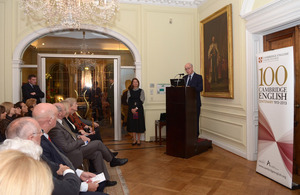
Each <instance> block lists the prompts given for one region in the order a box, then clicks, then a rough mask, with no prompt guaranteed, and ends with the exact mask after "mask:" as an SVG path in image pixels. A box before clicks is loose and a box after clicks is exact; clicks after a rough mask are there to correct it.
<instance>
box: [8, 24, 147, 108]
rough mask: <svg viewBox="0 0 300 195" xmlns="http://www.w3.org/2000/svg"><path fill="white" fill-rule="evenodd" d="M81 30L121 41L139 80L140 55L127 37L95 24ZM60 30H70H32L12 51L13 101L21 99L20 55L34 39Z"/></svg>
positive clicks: (60, 29) (83, 26) (59, 28)
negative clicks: (130, 55)
mask: <svg viewBox="0 0 300 195" xmlns="http://www.w3.org/2000/svg"><path fill="white" fill-rule="evenodd" d="M81 29H82V30H91V31H96V32H99V33H103V34H107V35H109V36H112V37H114V38H116V39H118V40H120V41H122V42H123V43H124V44H125V45H126V46H127V47H128V49H129V50H130V51H131V52H132V55H133V59H134V64H135V68H136V77H137V78H138V79H139V80H140V81H141V75H142V74H141V56H140V53H139V51H138V50H137V48H136V47H135V45H134V44H133V43H132V42H131V41H130V40H129V39H127V38H126V37H125V36H123V35H122V34H120V33H118V32H116V31H113V30H111V29H108V28H104V27H100V26H95V25H82V26H81ZM62 30H70V29H69V28H66V27H57V28H43V29H40V30H38V31H34V32H32V33H31V34H29V35H27V36H26V37H25V38H24V39H23V40H22V41H21V42H20V43H19V44H18V45H17V47H16V48H15V51H14V53H13V60H12V63H13V64H12V74H13V77H12V86H13V102H18V101H20V100H21V97H20V94H21V75H20V74H21V72H20V69H21V65H22V64H23V61H22V57H23V53H24V51H25V50H26V48H27V47H28V45H29V44H30V43H32V42H33V41H35V40H36V39H38V38H40V37H42V36H45V35H47V34H48V33H53V32H56V31H62Z"/></svg>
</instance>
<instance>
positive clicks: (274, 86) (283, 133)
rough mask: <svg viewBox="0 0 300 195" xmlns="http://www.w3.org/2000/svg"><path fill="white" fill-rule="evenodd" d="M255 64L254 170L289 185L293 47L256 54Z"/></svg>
mask: <svg viewBox="0 0 300 195" xmlns="http://www.w3.org/2000/svg"><path fill="white" fill-rule="evenodd" d="M257 66H258V157H257V166H256V171H257V172H259V173H261V174H262V175H265V176H266V177H268V178H270V179H273V180H274V181H276V182H278V183H281V184H282V185H284V186H286V187H288V188H292V174H293V144H294V140H293V137H294V79H295V78H294V56H293V47H287V48H283V49H278V50H272V51H268V52H264V53H261V54H257Z"/></svg>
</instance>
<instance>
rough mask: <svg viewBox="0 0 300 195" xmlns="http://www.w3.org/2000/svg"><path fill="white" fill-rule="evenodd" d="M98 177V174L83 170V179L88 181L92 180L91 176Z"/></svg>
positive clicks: (81, 177)
mask: <svg viewBox="0 0 300 195" xmlns="http://www.w3.org/2000/svg"><path fill="white" fill-rule="evenodd" d="M93 177H96V174H94V173H91V172H82V174H81V175H80V179H81V181H86V182H87V183H89V182H91V180H90V179H91V178H93Z"/></svg>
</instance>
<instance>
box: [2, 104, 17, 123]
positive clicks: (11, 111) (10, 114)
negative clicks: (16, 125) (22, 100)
mask: <svg viewBox="0 0 300 195" xmlns="http://www.w3.org/2000/svg"><path fill="white" fill-rule="evenodd" d="M1 105H2V106H4V107H5V111H6V118H7V119H9V120H10V121H12V120H13V119H14V118H15V117H16V116H15V114H16V109H15V108H14V104H13V103H12V102H3V103H2V104H1Z"/></svg>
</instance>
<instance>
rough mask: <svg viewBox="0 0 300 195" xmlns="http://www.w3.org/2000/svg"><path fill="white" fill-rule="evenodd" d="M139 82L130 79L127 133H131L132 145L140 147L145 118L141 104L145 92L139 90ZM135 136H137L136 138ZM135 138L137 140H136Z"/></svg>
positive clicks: (144, 128) (135, 79)
mask: <svg viewBox="0 0 300 195" xmlns="http://www.w3.org/2000/svg"><path fill="white" fill-rule="evenodd" d="M139 86H140V82H139V80H138V79H137V78H134V79H132V81H131V85H130V89H129V90H128V92H127V102H128V119H127V131H128V132H129V133H132V137H133V143H132V145H136V144H137V145H141V140H140V138H141V134H142V133H144V132H145V130H146V127H145V117H144V108H143V103H144V101H145V92H144V90H143V89H141V88H139ZM136 135H137V136H136ZM136 137H137V140H136Z"/></svg>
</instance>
